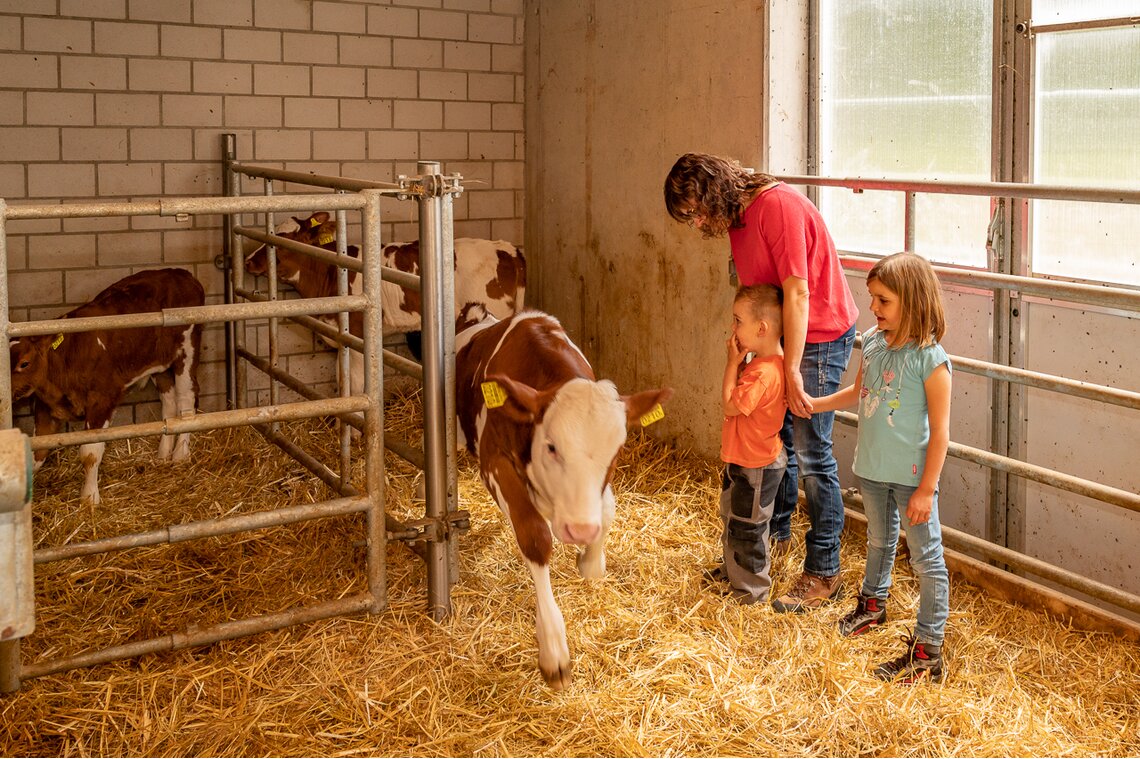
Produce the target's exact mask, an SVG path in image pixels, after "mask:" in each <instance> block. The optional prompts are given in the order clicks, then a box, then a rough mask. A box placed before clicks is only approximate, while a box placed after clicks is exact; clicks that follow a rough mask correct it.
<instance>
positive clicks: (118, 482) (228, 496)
mask: <svg viewBox="0 0 1140 759" xmlns="http://www.w3.org/2000/svg"><path fill="white" fill-rule="evenodd" d="M387 414H388V417H389V423H390V426H395V427H396V428H398V430H399V431H400V433H401V434H404V435H408V434H413V435H414V433H410V431H411V430H414V429H415V426H416V425H417V424H418V422H419V419H418V415H419V404H418V398H417V397H416V396H415V395H414V394H407V395H402V396H399V397H396V398H394V399H393V400H392V402H391V403H390V404H389V408H388V412H387ZM287 432H288V434H289V435H290V436H292V437H293V438H294V439H295V440H297V441H299V442H301V443H302V444H303V445H305V446H306V447H307V448H309V449H312V450H316V451H318V452H320V453H319V455H320V456H321V457H322V458H324V459H325V460H328V461H330V462H331V461H333V460H334V454H333V452H332V451H333V450H334V446H335V436H334V434H333V433H332V432H331V431H330V429H329V428H328V427H327V426H325V425H322V424H320V423H316V422H314V423H309V424H296V425H291V426H289V427H288V428H287ZM154 448H155V441H153V440H145V441H139V440H136V441H130V442H126V441H124V442H120V443H114V444H111V445H110V446H109V447H108V453H107V457H106V459H105V460H104V465H103V476H102V481H103V503H102V505H100V506H98V507H94V508H90V507H80V506H79V505H78V500H77V499H78V492H79V480H80V474H79V466H78V462H77V460H76V456H75V452H74V450H70V451H62V452H57V453H56V454H54V457H53V458H54V460H53V461H51V462H49V464H48V466H46V467H45V469H44V470H42V471H41V473H40V474H39V475H38V476H37V478H36V496H37V501H36V504H35V516H34V522H35V536H36V542H37V545H38V546H50V545H58V544H61V543H63V542H66V541H76V540H85V539H91V538H94V537H106V536H111V535H116V534H121V533H124V532H138V531H141V530H144V529H150V528H155V527H160V526H163V525H166V524H169V523H179V522H186V521H191V520H198V519H205V518H209V517H212V516H214V517H216V516H221V515H225V514H229V513H241V512H246V511H257V510H263V509H268V508H274V507H276V506H280V505H287V504H293V503H303V502H311V501H317V500H322V499H324V498H327V497H330V493H329V491H328V490H327V489H326V488H325V487H324V486H323V485H321V484H320V483H319V482H316V481H315V480H314V479H313V478H312V477H310V476H309V475H308V474H307V473H306V472H305V471H304V469H303V468H302V467H301V466H300V465H298V464H296V463H294V462H292V461H290V460H289V459H287V458H286V457H285V456H284V455H283V454H281V453H280V452H279V451H278V449H276V448H275V447H273V446H270V445H267V444H265V443H264V442H262V440H261V438H260V437H259V436H258V435H257V434H256V433H255V432H253V431H251V430H228V431H215V432H213V433H210V434H203V435H198V436H196V437H195V439H194V442H193V449H194V458H193V461H192V462H190V463H186V464H180V465H173V466H170V465H167V466H163V465H160V464H157V463H154V462H153V461H152V456H153V451H154ZM461 466H462V470H461V472H460V497H461V500H462V505H463V507H464V508H467V509H468V510H470V512H471V515H472V519H471V529H470V532H469V533H468V534H467V535H465V536H464V537H463V538H462V541H461V557H460V563H461V569H462V578H461V581H460V583H459V584H458V585H457V586H456V587H455V589H454V593H453V603H454V614H453V616H452V617H451V618H449V619H447V620H446V621H444V622H442V623H440V624H436V623H434V622H432V621H431V620H430V619H429V618H428V617H427V616H426V614H425V613H424V610H425V606H426V600H425V599H426V597H425V592H424V587H423V586H424V568H423V565H422V564H421V563H420V561H419V559H417V558H416V557H414V556H413V555H412V553H411V552H410V551H409V550H408V549H407V548H406V547H405V546H403V545H399V544H393V545H391V546H390V547H389V551H388V555H389V585H390V607H389V609H388V610H387V611H385V612H384V613H382V614H380V615H377V616H358V617H351V618H341V619H335V620H328V621H324V622H319V623H314V624H309V625H303V626H298V627H294V628H290V629H288V630H283V631H278V632H273V633H264V634H260V635H256V636H253V637H249V638H244V639H240V640H234V641H229V642H225V643H220V644H217V645H214V646H210V647H206V648H197V649H192V650H188V651H180V652H173V653H168V654H159V655H153V656H146V657H142V658H139V659H135V660H129V661H123V662H118V663H114V664H109V665H103V666H98V667H94V668H90V669H81V670H75V671H72V672H68V673H63V674H60V675H56V676H49V677H43V678H38V679H34V680H30V681H27V682H25V683H24V684H23V686H22V688H21V690H20V691H19V692H17V693H15V694H12V695H9V696H5V697H0V754H2V755H8V756H49V755H52V756H93V755H99V756H106V755H150V756H203V755H215V756H254V755H282V756H286V755H290V756H291V755H309V756H356V755H401V756H413V755H414V756H520V755H534V756H614V755H624V756H666V755H668V756H674V755H676V756H709V755H722V756H728V755H780V756H783V755H815V756H863V755H907V756H1012V755H1019V756H1068V755H1082V756H1088V755H1097V756H1130V755H1136V754H1140V652H1138V651H1137V650H1136V647H1135V646H1133V645H1130V644H1127V643H1123V642H1120V641H1117V640H1114V639H1113V638H1112V637H1111V636H1108V635H1104V634H1091V633H1084V632H1079V631H1075V630H1072V629H1069V628H1067V627H1066V626H1065V625H1063V624H1061V623H1059V622H1057V621H1055V620H1053V619H1050V618H1047V617H1046V616H1044V615H1042V614H1039V613H1035V612H1033V611H1030V610H1026V609H1022V608H1020V607H1016V606H1013V605H1010V604H1007V603H1005V602H1001V601H995V600H991V599H988V598H987V597H985V596H984V595H983V594H982V593H981V592H979V591H978V590H976V589H974V588H971V587H969V586H967V585H965V584H963V583H956V584H954V585H953V587H952V597H951V618H950V625H949V634H948V637H947V641H946V651H947V655H948V657H949V674H948V677H947V681H946V682H945V683H944V684H943V685H940V686H937V685H935V686H931V685H921V686H917V687H900V686H895V685H890V684H884V683H880V682H878V681H877V680H875V679H874V678H873V677H872V676H871V675H870V670H871V669H872V668H873V667H874V665H875V664H877V663H878V662H880V661H883V660H885V659H889V658H893V657H894V656H895V655H896V654H898V653H900V652H901V651H902V646H903V644H902V641H901V637H900V636H901V635H902V634H905V632H906V630H907V628H908V627H909V626H911V625H912V624H913V614H914V607H915V603H916V601H917V584H916V582H915V581H914V579H913V577H912V576H911V575H910V573H909V571H908V569H907V568H906V567H897V568H896V570H895V586H894V588H893V589H892V598H891V610H892V612H893V621H892V622H891V623H890V624H889V625H888V626H887V629H886V630H884V631H881V632H878V633H875V634H871V635H866V636H863V637H861V638H857V639H855V640H846V639H843V638H840V637H839V636H838V634H837V633H836V632H835V622H836V620H837V619H838V618H839V617H840V616H842V615H843V614H844V613H845V612H846V611H847V608H848V606H849V605H850V603H851V601H850V595H851V593H853V592H854V589H855V588H856V587H857V584H858V582H859V580H860V578H861V575H862V562H863V558H864V554H863V548H862V546H861V545H860V543H861V540H862V539H861V536H860V535H858V534H855V533H852V534H850V535H848V536H847V537H846V539H845V542H844V548H843V559H844V563H843V567H844V576H845V583H846V586H847V594H846V600H844V601H843V602H842V603H840V604H837V605H834V606H832V607H829V608H827V609H824V610H822V611H819V612H817V613H814V614H810V615H806V616H794V615H779V614H775V613H773V612H772V611H771V609H770V608H767V607H764V606H749V607H743V606H739V605H737V604H736V603H734V602H733V601H732V600H730V599H727V598H724V597H722V596H721V595H719V594H717V593H715V592H714V591H712V590H710V589H709V588H708V587H706V586H705V585H704V584H703V583H702V581H701V579H700V570H701V569H702V567H704V566H706V565H708V564H709V563H710V562H711V560H712V559H713V557H714V555H715V553H716V549H715V546H716V545H717V539H718V530H719V525H718V520H717V517H716V505H715V504H716V487H717V482H718V477H717V470H718V467H717V464H716V462H712V461H707V460H704V459H700V458H697V457H694V456H692V455H688V454H686V453H685V452H684V451H678V450H675V449H673V448H670V447H668V446H666V445H664V444H661V443H659V442H656V441H654V440H652V439H651V438H649V437H648V436H647V435H645V434H644V433H641V432H638V433H635V434H633V435H632V436H631V439H630V442H629V443H628V445H627V447H626V450H625V452H624V453H623V454H622V456H621V459H620V468H619V470H618V472H617V476H616V481H615V490H616V492H617V497H618V516H617V519H616V521H615V524H614V526H613V529H612V531H611V533H610V540H609V543H608V549H607V554H608V566H609V576H608V577H607V578H606V579H605V580H601V581H589V582H587V581H583V580H581V579H579V578H578V577H577V575H576V572H575V569H574V560H573V550H572V549H570V548H568V547H565V546H559V547H557V549H556V555H555V559H554V562H553V582H554V587H555V595H556V597H557V599H558V602H559V604H560V606H561V608H562V610H563V613H564V614H565V617H566V621H567V627H568V633H569V640H570V647H571V656H572V659H573V662H574V682H573V684H572V685H571V687H570V688H569V689H567V690H566V691H564V692H561V693H556V692H553V691H551V690H549V689H548V688H547V687H546V686H545V685H544V683H543V681H542V678H541V677H540V675H539V674H538V671H537V666H536V643H535V638H534V618H533V607H534V602H533V591H532V589H531V583H530V578H529V574H528V573H527V572H526V570H525V569H524V567H523V565H522V563H521V562H520V561H519V559H518V554H517V549H516V548H515V545H514V542H513V537H512V535H511V533H510V532H509V530H508V529H507V528H506V527H505V526H504V524H503V523H502V520H501V519H500V517H499V515H498V511H497V508H496V507H495V505H494V503H493V502H492V501H491V500H490V498H489V497H488V495H487V493H486V491H485V490H484V489H483V486H482V485H481V484H480V483H479V481H478V477H477V473H476V471H475V469H474V467H473V463H472V462H471V461H470V460H469V459H467V458H466V457H465V458H464V459H462V460H461ZM413 480H414V471H413V470H412V469H411V468H410V467H409V466H407V465H406V464H404V463H403V462H401V461H399V460H397V459H396V458H395V457H392V456H389V457H388V487H389V498H388V502H389V507H390V510H391V511H392V512H393V513H394V514H396V515H397V516H398V517H401V518H415V517H416V516H419V515H418V514H416V513H415V511H414V510H413V507H412V503H411V500H412V493H413V490H414V482H413ZM805 526H806V525H805V523H804V520H803V517H802V516H800V515H797V521H796V537H795V540H794V544H795V545H797V548H796V549H795V550H793V552H792V554H791V555H789V556H788V557H787V558H786V559H784V560H781V561H780V562H779V563H777V564H776V566H775V567H774V577H775V581H776V591H777V592H780V591H782V590H783V589H784V588H785V587H786V586H787V584H788V583H790V582H791V581H792V580H793V579H794V577H795V575H796V572H797V571H798V568H799V566H800V564H801V562H802V559H803V553H802V542H803V541H802V534H803V530H804V529H805ZM362 538H363V528H362V519H361V518H360V517H358V516H356V517H341V518H335V519H328V520H323V521H319V522H311V523H307V524H304V525H297V526H290V527H281V528H274V529H270V530H265V531H261V532H258V533H250V534H244V535H238V536H231V537H226V538H216V539H209V540H205V541H201V542H197V543H189V544H180V545H173V546H159V547H153V548H143V549H135V550H130V551H124V552H118V553H114V554H108V555H103V556H98V557H91V558H84V559H73V560H68V561H64V562H58V563H53V564H49V565H42V566H40V567H39V568H37V580H36V583H37V629H36V631H35V633H34V634H33V635H31V636H30V637H28V638H26V639H25V640H24V642H23V650H22V654H23V657H24V659H25V661H37V660H40V659H42V658H46V657H57V656H61V655H72V654H76V653H79V652H82V651H84V650H87V649H89V648H92V647H100V648H101V647H104V646H109V645H114V644H118V643H122V642H126V641H130V640H138V639H143V638H148V637H152V636H154V635H158V634H162V633H169V632H172V631H177V630H181V629H186V628H188V627H190V628H192V627H193V626H196V625H206V624H211V623H214V622H218V621H222V620H225V619H236V618H239V617H243V616H249V615H253V614H263V613H270V612H277V611H281V610H284V609H287V608H290V607H293V606H295V605H299V604H306V603H314V602H317V601H321V600H327V599H330V598H335V597H341V596H345V595H349V594H352V593H357V592H360V591H362V590H363V588H364V577H363V550H362V549H361V548H360V541H361V539H362Z"/></svg>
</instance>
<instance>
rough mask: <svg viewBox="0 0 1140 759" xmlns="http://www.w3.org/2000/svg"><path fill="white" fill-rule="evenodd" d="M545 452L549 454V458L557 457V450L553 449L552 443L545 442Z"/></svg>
mask: <svg viewBox="0 0 1140 759" xmlns="http://www.w3.org/2000/svg"><path fill="white" fill-rule="evenodd" d="M546 452H547V453H549V454H550V455H551V456H557V455H558V449H557V448H555V447H554V443H551V442H549V441H547V443H546Z"/></svg>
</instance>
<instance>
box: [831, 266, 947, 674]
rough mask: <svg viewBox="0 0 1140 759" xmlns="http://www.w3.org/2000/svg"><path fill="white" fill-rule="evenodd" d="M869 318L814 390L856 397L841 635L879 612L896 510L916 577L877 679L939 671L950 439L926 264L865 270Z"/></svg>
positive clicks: (878, 618) (941, 317)
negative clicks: (849, 359) (863, 530)
mask: <svg viewBox="0 0 1140 759" xmlns="http://www.w3.org/2000/svg"><path fill="white" fill-rule="evenodd" d="M867 290H868V291H869V292H870V294H871V312H872V313H873V314H874V315H875V319H876V326H875V327H874V328H873V329H871V330H868V331H867V332H866V333H864V334H863V358H862V361H861V362H860V365H859V373H858V375H857V376H856V378H855V384H853V385H851V386H850V387H846V388H844V389H842V390H840V391H839V392H837V393H833V394H831V395H828V396H824V397H822V398H819V399H817V400H816V401H815V403H814V404H813V407H814V411H815V412H816V413H819V412H822V411H832V410H835V409H838V408H844V407H847V406H852V405H855V404H856V403H858V406H859V433H858V443H857V445H856V450H855V462H854V464H853V466H852V470H853V471H854V472H855V475H856V476H857V477H858V478H859V482H860V492H861V494H862V497H863V510H864V512H865V513H866V515H867V566H866V571H865V575H864V578H863V587H862V589H861V591H860V593H859V597H858V599H857V600H856V605H855V609H854V610H853V611H852V612H851V613H850V614H848V615H847V616H846V617H844V618H843V619H842V620H840V622H839V629H840V632H841V633H843V635H846V636H854V635H861V634H863V633H865V632H869V631H870V630H873V629H875V628H877V627H879V626H880V625H882V624H883V623H884V622H886V621H887V596H888V595H889V593H888V591H889V589H890V586H891V570H892V568H893V567H894V559H895V543H897V542H898V535H899V528H900V522H901V519H900V514H903V513H905V516H906V522H905V525H904V526H905V529H906V540H907V547H908V548H909V549H910V561H911V566H912V567H913V568H914V571H915V574H916V575H917V576H918V581H919V602H918V624H917V626H916V628H915V631H914V635H913V636H911V637H909V638H908V639H907V651H906V653H905V654H903V655H902V656H899V657H898V658H896V659H892V660H891V661H888V662H884V663H883V664H881V665H879V666H878V667H877V668H876V669H875V674H876V676H878V677H880V678H882V679H884V680H899V681H903V682H914V681H916V680H920V679H922V678H923V677H927V678H929V679H930V680H932V681H936V682H938V681H941V680H942V678H943V675H944V671H945V670H944V664H945V654H944V652H943V646H942V642H943V637H944V635H945V629H946V618H947V616H948V615H949V608H950V578H949V573H948V572H947V571H946V562H945V561H944V560H943V557H942V531H941V528H940V526H939V523H938V478H939V476H940V475H941V474H942V466H943V464H944V463H945V462H946V450H947V448H948V446H949V443H950V359H949V357H947V355H946V351H945V350H943V349H942V346H941V345H939V344H938V341H939V340H941V339H942V336H943V334H945V332H946V317H945V313H944V310H943V307H942V288H941V287H940V285H939V283H938V277H937V276H936V275H935V274H934V270H933V269H932V268H931V267H930V264H929V263H927V261H926V260H925V259H923V258H920V257H919V256H916V255H914V254H912V253H898V254H896V255H893V256H888V257H886V258H884V259H882V260H881V261H879V262H878V263H877V264H875V266H874V268H872V269H871V271H870V272H869V273H868V274H867Z"/></svg>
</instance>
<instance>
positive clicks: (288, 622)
mask: <svg viewBox="0 0 1140 759" xmlns="http://www.w3.org/2000/svg"><path fill="white" fill-rule="evenodd" d="M370 603H371V599H369V598H368V597H367V596H365V595H356V596H351V597H349V598H340V599H337V600H335V601H326V602H324V603H320V604H315V605H313V606H305V607H300V608H295V609H289V610H287V611H283V612H279V613H277V614H266V615H263V616H260V617H250V618H249V619H241V620H236V621H232V622H220V623H218V624H216V625H211V626H210V627H205V628H202V629H200V630H196V631H194V632H181V633H172V634H170V635H165V636H163V637H161V638H151V639H149V640H140V641H136V642H133V643H125V644H123V645H120V646H111V647H110V648H104V649H100V650H98V651H90V652H88V653H85V654H80V655H78V656H70V657H67V658H63V659H54V660H52V661H46V662H38V663H35V664H30V665H28V666H26V667H24V668H23V669H22V670H21V672H20V677H21V679H24V680H30V679H31V678H33V677H44V676H45V675H55V674H59V673H60V672H67V671H68V670H72V669H78V668H80V667H93V666H96V665H98V664H107V663H109V662H113V661H118V660H120V659H133V658H136V657H139V656H143V655H145V654H153V653H160V652H163V651H180V650H182V649H184V648H193V647H197V646H205V645H209V644H211V643H219V642H221V641H223V640H233V639H235V638H243V637H245V636H247V635H254V634H256V633H262V632H270V631H272V630H280V629H283V628H285V627H291V626H293V625H303V624H307V623H310V622H316V621H319V620H322V619H331V618H332V617H342V616H345V615H348V614H360V613H362V612H366V611H368V609H369V605H370Z"/></svg>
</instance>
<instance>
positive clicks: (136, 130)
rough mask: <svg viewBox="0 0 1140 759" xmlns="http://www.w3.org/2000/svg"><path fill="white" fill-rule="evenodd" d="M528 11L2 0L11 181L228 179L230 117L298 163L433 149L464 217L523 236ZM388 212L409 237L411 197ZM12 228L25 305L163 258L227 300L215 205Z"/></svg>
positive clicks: (149, 410) (33, 194)
mask: <svg viewBox="0 0 1140 759" xmlns="http://www.w3.org/2000/svg"><path fill="white" fill-rule="evenodd" d="M521 12H522V2H521V0H395V1H394V2H383V3H378V2H357V1H353V0H316V1H314V0H0V197H3V198H4V199H6V201H7V202H8V203H10V204H20V203H55V202H60V201H62V202H82V201H87V200H91V199H103V200H107V199H114V200H127V199H131V200H140V199H148V198H154V197H157V196H163V195H167V196H169V195H216V194H220V192H221V189H222V184H221V168H220V163H219V161H220V158H221V150H220V140H219V135H220V134H222V133H223V132H234V133H236V134H237V136H238V156H239V159H240V160H245V161H249V162H256V163H261V164H265V165H271V166H279V167H283V168H287V169H291V170H296V171H309V172H316V173H322V174H340V175H344V176H350V177H363V178H368V179H376V180H392V179H393V178H395V177H396V176H398V175H399V174H414V173H415V161H416V160H419V159H424V160H440V161H442V163H443V171H444V172H446V173H452V172H458V173H460V174H462V175H463V176H464V178H465V180H466V181H465V184H466V186H467V187H468V190H467V192H465V193H464V194H463V195H462V196H461V197H460V198H459V199H458V201H457V202H456V209H455V210H456V219H457V223H456V231H457V233H458V234H460V235H468V236H476V237H493V238H498V237H502V238H506V239H510V240H516V241H520V240H521V239H522V235H523V223H522V216H523V207H522V203H523V200H522V199H523V138H522V134H523V103H522V99H523V85H522V81H523V79H522V72H523V48H522V37H523V20H522V16H521ZM245 189H246V191H248V192H260V191H261V184H260V182H259V183H257V184H256V185H254V184H253V183H251V184H250V185H249V186H247V187H246V188H245ZM290 189H295V188H290ZM277 191H278V192H281V191H282V188H280V187H278V188H277ZM389 211H390V213H389V215H388V216H387V217H386V218H388V219H390V220H391V223H390V224H389V225H388V228H387V229H386V230H385V234H386V236H387V237H389V238H396V239H407V238H409V237H414V236H415V235H416V233H417V232H416V225H415V218H416V217H415V210H414V208H412V207H411V206H410V204H406V203H405V204H403V207H399V206H396V205H395V202H394V201H393V205H392V206H391V207H390V208H389ZM249 223H253V219H252V218H251V219H250V220H249ZM8 231H9V234H10V237H9V240H8V246H9V247H8V249H9V257H10V260H9V264H8V265H9V270H10V272H11V294H12V299H11V306H12V308H11V317H12V318H13V319H15V320H22V319H28V318H47V317H54V316H56V315H58V314H60V313H62V312H64V311H66V310H68V309H69V308H72V307H74V306H75V305H77V304H79V303H82V302H84V301H86V300H87V299H89V298H90V297H91V296H92V295H94V294H95V293H96V292H98V291H99V290H100V289H101V288H103V287H104V286H106V285H107V284H110V283H111V282H113V281H115V280H116V279H119V278H120V277H122V276H125V275H126V274H129V273H131V272H134V271H137V270H140V269H146V268H155V267H159V266H166V265H173V266H182V267H185V268H188V269H190V270H192V271H193V272H194V273H195V274H196V275H197V276H198V277H199V279H201V280H202V282H203V283H205V284H206V286H207V290H208V293H209V296H210V299H211V301H212V302H216V301H218V300H220V297H221V293H222V279H221V273H220V272H219V271H217V270H216V269H215V268H214V266H213V259H214V256H215V255H216V254H217V253H218V252H220V244H221V243H220V240H221V233H220V219H219V218H218V217H198V218H194V219H190V220H187V221H185V222H180V221H176V220H175V219H170V218H157V217H136V218H134V219H125V218H107V219H74V220H65V221H35V222H13V223H12V224H10V226H9V230H8ZM286 340H287V345H286V348H287V350H288V351H289V352H293V353H294V354H295V355H293V356H292V357H290V358H288V359H287V363H288V365H289V368H290V369H291V370H293V371H295V372H296V373H297V374H299V375H300V376H302V378H304V379H305V380H307V381H311V382H319V381H321V380H327V379H328V378H329V377H330V376H332V375H331V374H330V371H331V367H332V359H331V355H332V354H331V353H329V352H327V351H319V352H318V353H317V354H316V355H315V356H314V345H313V341H312V338H311V337H310V336H309V335H308V334H307V333H302V332H293V333H291V337H287V338H286ZM222 348H223V341H222V333H221V330H220V329H219V328H211V329H209V330H208V332H207V335H206V340H205V349H204V355H205V360H206V361H207V362H208V363H207V364H206V365H205V366H204V367H203V369H202V372H201V377H202V380H203V383H202V384H203V397H202V403H201V405H202V408H203V409H205V410H213V409H217V408H219V407H220V406H221V405H222V404H223V398H222V395H221V394H222V392H223V390H224V376H223V372H222V370H221V364H220V363H219V362H220V361H221V359H222ZM254 374H256V372H253V373H251V377H252V376H253V375H254ZM133 397H135V398H137V399H140V400H142V401H144V403H143V405H142V407H140V409H139V420H140V421H141V420H144V419H151V418H154V414H155V408H154V406H155V404H153V403H150V402H149V401H150V400H151V399H153V398H154V397H155V395H154V391H153V390H152V389H149V390H147V391H146V392H144V393H142V394H136V395H135V396H133ZM131 417H132V414H131V410H130V409H124V410H123V412H122V413H121V414H120V415H119V417H118V421H125V420H129V419H131Z"/></svg>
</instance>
